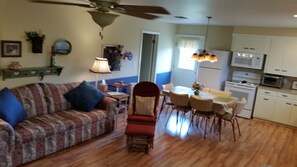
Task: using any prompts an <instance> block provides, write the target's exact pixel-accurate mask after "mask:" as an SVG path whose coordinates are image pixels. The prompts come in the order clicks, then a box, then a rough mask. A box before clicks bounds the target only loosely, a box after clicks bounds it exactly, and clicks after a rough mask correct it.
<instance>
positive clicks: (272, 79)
mask: <svg viewBox="0 0 297 167" xmlns="http://www.w3.org/2000/svg"><path fill="white" fill-rule="evenodd" d="M283 80H284V77H283V76H280V75H272V74H264V75H263V77H262V81H261V85H264V86H270V87H275V88H282V87H283V83H284V82H283Z"/></svg>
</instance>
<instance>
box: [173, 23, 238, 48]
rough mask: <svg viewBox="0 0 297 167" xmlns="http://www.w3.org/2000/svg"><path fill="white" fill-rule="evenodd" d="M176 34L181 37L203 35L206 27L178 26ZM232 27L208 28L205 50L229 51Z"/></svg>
mask: <svg viewBox="0 0 297 167" xmlns="http://www.w3.org/2000/svg"><path fill="white" fill-rule="evenodd" d="M176 33H177V34H183V35H203V36H204V35H205V33H206V26H201V25H178V26H177V29H176ZM232 33H233V27H229V26H209V29H208V39H207V44H206V48H207V49H212V50H226V51H229V50H230V49H231V42H232Z"/></svg>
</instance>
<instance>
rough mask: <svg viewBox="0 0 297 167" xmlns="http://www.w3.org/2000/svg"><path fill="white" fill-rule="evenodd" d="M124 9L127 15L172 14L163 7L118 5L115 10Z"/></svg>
mask: <svg viewBox="0 0 297 167" xmlns="http://www.w3.org/2000/svg"><path fill="white" fill-rule="evenodd" d="M118 7H119V8H123V9H125V11H126V12H127V13H130V12H132V13H156V14H167V15H169V14H170V13H169V12H168V11H167V10H166V9H165V8H163V7H160V6H138V5H118V6H115V8H118Z"/></svg>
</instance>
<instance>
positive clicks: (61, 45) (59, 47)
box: [53, 39, 72, 55]
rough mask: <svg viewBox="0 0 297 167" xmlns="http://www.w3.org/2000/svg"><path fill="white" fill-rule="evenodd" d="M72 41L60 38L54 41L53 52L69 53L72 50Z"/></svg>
mask: <svg viewBox="0 0 297 167" xmlns="http://www.w3.org/2000/svg"><path fill="white" fill-rule="evenodd" d="M71 49H72V46H71V43H70V42H69V41H67V40H64V39H59V40H57V41H56V42H55V43H54V46H53V54H59V55H68V54H69V53H70V52H71Z"/></svg>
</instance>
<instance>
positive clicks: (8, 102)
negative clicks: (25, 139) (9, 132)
mask: <svg viewBox="0 0 297 167" xmlns="http://www.w3.org/2000/svg"><path fill="white" fill-rule="evenodd" d="M26 117H27V112H26V110H25V109H24V107H23V106H22V105H21V103H20V102H19V101H18V100H17V99H16V97H15V96H14V95H13V94H12V92H11V91H10V90H9V89H8V88H4V89H2V90H1V91H0V118H2V119H3V120H5V121H6V122H8V123H9V124H10V125H11V126H14V125H16V124H17V123H19V122H21V121H23V120H24V119H25V118H26Z"/></svg>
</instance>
